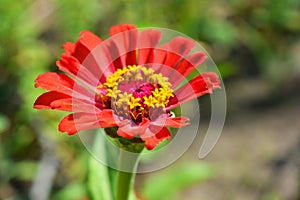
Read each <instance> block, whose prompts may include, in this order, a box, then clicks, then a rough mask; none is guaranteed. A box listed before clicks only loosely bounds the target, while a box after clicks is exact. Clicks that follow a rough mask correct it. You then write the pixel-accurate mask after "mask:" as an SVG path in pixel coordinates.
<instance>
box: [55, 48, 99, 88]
mask: <svg viewBox="0 0 300 200" xmlns="http://www.w3.org/2000/svg"><path fill="white" fill-rule="evenodd" d="M89 60H90V57H88V58H87V61H89ZM89 64H91V62H89ZM56 65H57V66H58V68H59V69H60V70H61V71H63V72H66V73H68V74H70V75H71V76H72V77H73V78H76V79H78V80H79V81H80V82H82V83H83V84H84V85H85V86H87V87H89V89H90V90H95V88H96V86H97V85H98V84H99V77H101V75H103V74H102V73H101V72H95V70H92V69H91V67H90V65H88V64H87V67H89V69H87V68H86V67H85V66H83V65H81V64H80V63H79V61H78V60H77V59H76V58H74V57H73V56H70V55H67V54H63V55H62V57H61V59H60V60H59V61H57V62H56ZM96 68H98V70H96V71H101V70H100V68H99V67H98V66H96ZM90 70H91V71H90ZM79 71H80V72H79Z"/></svg>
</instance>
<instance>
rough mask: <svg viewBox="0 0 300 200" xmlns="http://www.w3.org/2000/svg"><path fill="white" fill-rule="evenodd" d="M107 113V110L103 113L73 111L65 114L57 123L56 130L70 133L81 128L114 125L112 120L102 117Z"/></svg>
mask: <svg viewBox="0 0 300 200" xmlns="http://www.w3.org/2000/svg"><path fill="white" fill-rule="evenodd" d="M108 113H109V111H107V112H106V113H105V114H102V113H99V114H90V113H74V114H70V115H67V116H66V117H64V118H63V119H62V120H61V122H60V123H59V125H58V130H59V131H61V132H67V133H68V134H69V135H72V134H75V133H77V132H79V131H81V130H88V129H96V128H107V127H111V126H116V123H115V122H114V121H106V120H107V119H108V118H103V117H104V116H103V115H108ZM106 117H107V116H106ZM100 119H101V120H100Z"/></svg>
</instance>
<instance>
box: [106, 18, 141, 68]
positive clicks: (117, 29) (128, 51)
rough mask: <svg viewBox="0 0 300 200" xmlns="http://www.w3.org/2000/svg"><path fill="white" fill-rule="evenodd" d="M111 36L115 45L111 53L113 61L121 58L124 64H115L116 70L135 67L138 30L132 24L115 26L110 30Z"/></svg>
mask: <svg viewBox="0 0 300 200" xmlns="http://www.w3.org/2000/svg"><path fill="white" fill-rule="evenodd" d="M110 36H111V40H112V42H113V43H114V44H115V47H114V48H115V49H112V51H111V54H112V57H114V58H113V60H116V59H118V58H120V59H121V63H122V64H120V63H114V64H115V68H117V69H118V68H121V67H120V65H122V66H123V65H125V66H128V65H135V64H136V44H137V37H138V30H137V28H136V27H135V26H134V25H132V24H121V25H118V26H113V27H111V29H110ZM116 54H117V56H116ZM116 61H117V60H116ZM116 61H115V62H116ZM119 62H120V61H119Z"/></svg>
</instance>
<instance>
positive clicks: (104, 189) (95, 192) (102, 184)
mask: <svg viewBox="0 0 300 200" xmlns="http://www.w3.org/2000/svg"><path fill="white" fill-rule="evenodd" d="M101 134H105V133H104V130H103V129H99V131H97V136H96V138H95V141H94V142H95V143H94V147H93V153H96V155H97V154H98V153H102V154H105V153H106V152H105V148H104V147H105V145H104V141H103V135H101ZM88 189H89V193H90V195H91V199H92V200H113V195H112V188H111V181H110V178H109V169H108V167H107V166H105V165H104V164H102V163H100V162H99V161H97V160H96V158H94V157H92V156H91V158H90V160H89V174H88Z"/></svg>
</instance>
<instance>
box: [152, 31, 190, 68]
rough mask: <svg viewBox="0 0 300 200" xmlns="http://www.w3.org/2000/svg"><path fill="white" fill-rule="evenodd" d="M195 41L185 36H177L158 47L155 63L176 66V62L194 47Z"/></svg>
mask: <svg viewBox="0 0 300 200" xmlns="http://www.w3.org/2000/svg"><path fill="white" fill-rule="evenodd" d="M194 45H195V42H194V41H193V40H191V39H189V38H185V37H181V36H178V37H175V38H173V39H172V40H171V41H170V42H168V43H165V44H163V45H161V46H160V47H158V48H157V49H156V53H155V63H159V64H163V65H167V66H169V67H172V68H174V67H175V66H176V63H177V62H178V61H179V60H180V59H182V58H183V57H184V56H186V55H187V54H188V53H189V52H190V51H191V49H192V48H193V47H194Z"/></svg>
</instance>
